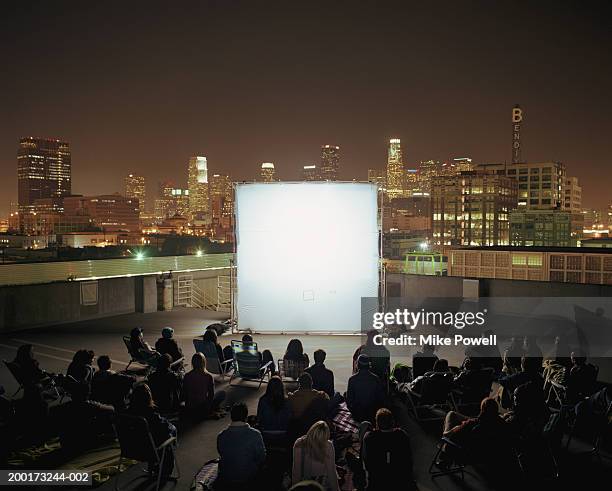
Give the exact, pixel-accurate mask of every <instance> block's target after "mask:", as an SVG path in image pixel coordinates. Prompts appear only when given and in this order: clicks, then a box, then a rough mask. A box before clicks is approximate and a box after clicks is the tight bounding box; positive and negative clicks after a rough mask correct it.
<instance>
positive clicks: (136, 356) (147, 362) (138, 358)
mask: <svg viewBox="0 0 612 491" xmlns="http://www.w3.org/2000/svg"><path fill="white" fill-rule="evenodd" d="M123 343H124V344H125V347H126V348H127V351H128V354H129V355H130V362H129V363H128V364H127V367H125V370H124V372H127V371H128V369H129V368H130V365H131V364H132V363H138V364H139V365H142V366H143V367H145V369H146V371H147V375H148V373H149V372H150V371H151V370H153V369H154V368H155V366H154V365H153V364H152V363H151V359H150V358H145V357H144V356H142V353H140V352H138V351H135V350H134V349H132V343H131V341H130V337H129V336H123ZM183 360H184V358H181V359H180V360H176V361H175V362H173V363H172V366H174V364H175V363H179V362H182V361H183Z"/></svg>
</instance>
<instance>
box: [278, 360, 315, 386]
mask: <svg viewBox="0 0 612 491" xmlns="http://www.w3.org/2000/svg"><path fill="white" fill-rule="evenodd" d="M307 368H308V362H307V361H306V360H300V361H296V360H285V359H281V360H278V375H279V377H280V378H281V380H282V381H283V382H285V383H287V382H289V383H295V382H297V379H298V378H300V375H302V374H303V373H304V371H305V370H306V369H307Z"/></svg>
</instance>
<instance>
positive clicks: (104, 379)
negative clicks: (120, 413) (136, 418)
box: [91, 355, 136, 410]
mask: <svg viewBox="0 0 612 491" xmlns="http://www.w3.org/2000/svg"><path fill="white" fill-rule="evenodd" d="M111 368H112V362H111V359H110V358H109V356H108V355H102V356H99V357H98V371H96V373H94V375H93V380H92V382H91V398H92V399H93V400H94V401H98V402H101V403H103V404H110V405H111V406H113V407H114V408H115V410H120V409H122V408H124V407H125V399H126V397H127V396H128V395H129V393H130V392H131V390H132V386H133V385H134V383H135V382H136V377H133V376H131V375H126V374H123V373H117V372H115V371H114V370H112V369H111Z"/></svg>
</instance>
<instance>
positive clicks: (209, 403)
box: [15, 328, 610, 491]
mask: <svg viewBox="0 0 612 491" xmlns="http://www.w3.org/2000/svg"><path fill="white" fill-rule="evenodd" d="M136 331H137V332H136ZM209 333H210V334H209ZM132 334H133V335H132V340H133V341H134V342H133V344H132V346H133V347H134V346H140V348H139V350H140V351H141V352H142V350H146V351H147V352H149V353H150V354H151V356H152V357H154V358H155V370H154V371H152V373H151V374H150V375H149V376H148V379H147V380H146V383H140V384H135V380H136V379H135V377H131V376H128V375H124V374H119V373H116V372H114V371H113V370H112V369H111V366H112V364H111V360H110V358H109V357H108V356H106V355H103V356H100V357H99V359H98V367H99V370H98V371H97V372H96V371H95V369H94V368H93V366H92V362H93V359H94V353H93V351H89V350H79V351H78V352H77V353H75V355H74V357H73V360H72V362H71V363H70V366H69V367H68V371H67V374H68V375H69V376H70V377H71V379H74V381H75V382H76V383H75V384H74V386H73V387H70V395H71V400H69V402H67V403H64V404H63V405H62V407H61V408H60V409H61V410H60V411H59V413H58V414H59V416H60V418H59V427H60V437H61V442H62V446H64V447H65V448H66V449H67V450H68V451H77V450H80V449H83V448H85V447H89V446H93V445H94V444H95V443H96V441H97V440H98V439H99V437H100V436H103V435H106V434H108V433H112V428H111V421H112V419H113V417H114V415H115V411H126V412H127V413H128V414H131V415H136V416H141V417H144V418H145V419H146V420H147V422H148V423H149V428H150V430H151V433H152V435H153V438H154V440H155V442H156V443H161V442H162V441H165V440H166V439H167V438H168V437H169V436H172V435H176V428H175V427H174V426H173V425H172V424H171V423H169V422H168V421H167V420H165V419H164V418H163V417H162V416H161V415H160V411H161V412H166V411H168V412H170V411H175V410H176V409H177V408H178V407H179V401H180V400H181V398H182V399H183V400H184V402H185V408H186V413H187V414H188V415H191V416H194V417H195V418H198V419H200V418H205V417H208V416H211V415H214V414H215V413H216V411H217V410H218V409H219V407H220V404H221V403H222V401H223V400H224V398H225V392H224V391H215V382H214V379H213V377H212V375H211V374H210V373H209V372H208V371H207V370H206V358H205V356H204V355H203V354H201V353H196V354H194V355H193V357H192V360H191V365H192V370H191V371H190V372H188V373H187V374H185V376H184V379H183V381H182V390H181V377H180V374H179V373H176V372H174V371H172V370H171V369H170V366H171V363H172V362H173V361H174V359H175V358H174V356H173V354H171V353H170V351H172V349H173V348H172V346H174V347H176V350H175V351H174V355H176V354H180V355H181V356H182V351H181V350H180V347H179V346H178V344H177V343H176V341H175V340H174V339H173V337H172V329H171V328H164V330H163V331H162V338H160V339H159V340H158V342H157V343H156V348H157V349H156V350H154V349H152V348H151V347H150V346H149V345H148V344H147V343H146V342H145V341H144V339H143V337H142V330H141V329H135V330H133V331H132ZM204 337H205V338H206V339H207V340H209V341H211V342H213V343H214V344H215V346H217V347H218V349H217V352H218V353H220V356H221V358H222V357H224V355H225V353H224V350H223V349H221V347H220V346H219V343H218V339H217V335H216V332H214V331H213V330H210V331H207V332H206V333H205V334H204ZM166 341H168V342H166ZM521 341H522V340H521ZM242 342H243V343H244V344H247V345H248V344H249V343H253V339H252V337H251V336H250V335H248V334H246V335H244V336H243V338H242ZM142 346H145V347H146V348H142ZM566 348H567V345H566V344H564V343H563V342H562V341H561V340H560V338H558V339H557V346H556V354H557V356H556V357H555V358H554V359H553V360H552V363H549V364H548V365H547V366H548V367H557V368H558V367H561V368H562V369H563V371H564V374H563V376H562V377H561V378H562V379H563V380H564V382H565V383H566V386H567V388H568V397H570V394H571V397H570V398H571V400H573V401H574V403H576V402H578V405H577V406H576V408H575V413H576V415H579V417H580V418H581V419H585V418H589V417H590V416H591V415H592V414H598V415H601V414H602V413H603V414H606V411H609V407H610V406H609V404H610V396H609V393H608V391H607V390H602V391H600V392H598V393H597V394H593V392H594V390H595V389H596V387H595V378H596V375H597V370H596V368H595V367H593V366H592V365H590V364H588V363H587V362H586V358H585V357H584V356H583V355H582V354H581V353H580V352H578V351H575V352H573V353H571V357H568V359H569V360H570V361H571V364H568V363H567V360H566V359H565V356H564V353H565V349H566ZM164 351H165V352H164ZM385 351H386V348H385ZM385 351H383V350H380V349H379V347H378V346H375V345H374V344H373V342H371V336H370V335H368V341H367V342H366V343H365V344H364V345H363V346H361V347H360V348H359V349H358V350H357V351H356V353H355V354H356V355H357V357H356V359H355V364H356V368H357V369H356V371H355V373H354V374H353V375H352V376H351V377H350V378H349V380H348V387H347V392H346V394H345V397H346V403H347V406H348V409H349V410H350V412H351V415H352V416H353V419H354V420H355V421H356V422H370V423H375V429H371V428H372V425H371V424H370V425H362V428H364V429H365V431H364V432H363V433H362V435H360V436H363V438H362V439H361V443H362V444H361V453H360V465H363V468H364V469H365V471H366V475H367V483H366V484H365V488H363V489H366V490H367V491H374V490H378V489H393V488H394V486H395V484H396V479H397V476H398V475H401V476H402V477H401V479H402V483H403V484H402V485H403V488H405V489H413V485H414V479H413V473H412V457H411V452H410V440H409V438H408V435H407V434H406V433H405V432H404V431H403V430H401V429H399V428H397V427H396V425H395V422H394V418H393V415H392V413H391V411H389V410H388V409H386V406H387V405H388V403H389V401H388V396H387V392H386V390H385V386H384V382H386V381H387V380H388V377H389V373H388V368H389V362H390V360H389V356H388V351H386V353H385ZM161 353H163V354H161ZM370 353H373V355H370ZM470 353H471V354H472V355H473V356H468V357H467V358H466V359H465V361H464V364H463V366H462V369H461V370H460V372H459V373H458V374H457V375H456V376H455V377H454V379H453V380H452V384H453V386H454V387H456V388H458V389H463V390H467V391H469V390H470V389H471V388H472V387H474V386H480V385H482V384H481V382H482V380H483V374H484V372H487V373H488V374H489V377H490V376H491V375H492V370H489V368H493V369H494V370H495V367H494V366H492V365H495V364H496V362H487V359H488V358H489V359H490V360H495V359H497V357H496V356H495V353H493V351H491V352H486V353H485V352H484V351H482V352H481V351H478V352H470ZM519 354H520V360H521V363H520V371H517V366H516V358H517V356H519ZM484 355H487V356H484ZM259 356H260V362H261V363H265V362H266V360H267V361H273V359H272V355H271V353H270V352H269V351H267V353H266V352H263V353H261V354H260V355H259ZM283 358H284V359H285V360H292V361H297V362H302V363H307V362H308V356H307V355H306V354H305V353H304V349H303V346H302V343H301V342H300V341H299V340H297V339H292V340H291V341H290V342H289V344H288V346H287V351H286V353H285V355H284V357H283ZM325 358H326V353H325V351H324V350H322V349H319V350H316V351H315V352H314V364H313V365H312V366H311V367H309V368H307V369H306V371H305V372H304V373H303V374H301V375H300V376H299V378H298V389H297V390H296V391H294V392H292V393H290V394H288V395H286V394H285V386H284V384H283V381H282V380H281V378H279V377H278V376H273V377H271V379H270V380H269V383H268V385H267V388H266V391H265V393H264V394H263V395H262V397H261V398H260V399H259V401H258V405H257V418H256V421H257V424H256V425H253V427H252V426H251V425H249V424H247V418H248V411H247V408H246V406H245V405H244V404H242V403H238V404H234V406H233V407H232V410H231V423H230V425H229V427H228V428H226V429H225V430H223V431H222V432H221V433H220V434H219V435H218V439H217V448H218V451H219V456H220V462H219V477H218V479H217V481H216V483H215V488H216V489H218V490H234V489H242V488H244V487H252V488H254V489H256V488H257V486H258V483H260V482H261V481H260V480H259V479H260V477H261V471H262V468H263V464H264V461H265V459H266V448H265V444H264V443H269V440H267V439H268V438H269V437H270V436H272V437H273V436H274V435H275V434H277V435H282V437H283V440H282V443H283V445H287V444H288V445H289V447H288V448H291V445H292V444H293V445H292V446H293V453H292V456H293V459H292V462H293V463H292V468H291V469H290V470H291V477H292V480H293V484H294V485H297V484H298V483H300V482H302V481H306V480H310V481H313V482H315V483H317V484H316V485H314V484H313V485H314V486H319V487H320V488H322V489H325V490H336V489H339V480H338V474H337V472H336V466H335V462H336V450H335V449H334V445H333V443H332V442H331V441H330V435H331V434H333V432H331V431H330V423H329V422H328V421H327V418H328V415H329V409H330V399H332V398H335V396H336V394H335V387H334V374H333V372H332V371H331V370H329V369H328V368H327V367H326V366H325ZM374 359H376V360H377V361H378V364H377V365H376V366H377V368H378V370H379V371H380V372H381V374H382V376H383V377H384V380H383V379H381V377H380V376H379V375H377V373H376V371H375V370H374V363H373V362H374ZM541 360H542V357H541V350H540V349H539V347H538V346H537V343H536V340H535V338H525V339H524V344H519V339H518V338H514V339H513V340H512V343H511V345H510V346H509V347H508V348H507V349H506V350H505V352H504V358H503V362H504V365H503V367H504V374H503V375H502V376H501V377H500V378H499V379H498V381H499V383H500V385H501V386H502V387H503V388H504V391H505V394H506V398H505V400H504V404H503V405H504V407H506V408H509V411H508V412H506V413H505V414H504V415H500V414H499V406H498V404H497V402H496V401H495V400H494V399H492V398H489V397H485V398H484V399H482V401H481V403H480V412H479V413H478V415H477V416H475V417H469V416H467V415H464V414H461V413H459V412H455V411H450V412H448V413H447V414H446V417H445V420H444V429H443V434H444V436H445V437H447V438H449V439H450V440H452V441H453V442H456V443H457V444H459V445H461V446H474V447H478V446H479V445H482V447H481V448H480V449H479V448H476V450H477V451H478V450H482V451H484V452H485V453H486V452H490V453H491V455H496V456H497V457H496V458H500V456H501V455H503V454H502V452H501V447H503V446H504V445H507V447H508V448H510V446H511V444H506V442H512V444H514V442H515V441H516V440H518V439H521V440H526V441H529V438H530V437H534V436H538V435H541V434H542V431H543V429H544V427H545V425H546V423H547V422H548V421H549V416H550V411H549V409H548V408H547V406H546V404H545V400H544V392H543V390H542V389H543V383H544V381H543V377H542V375H541V374H540V370H541V366H542V361H541ZM15 362H16V363H17V364H18V365H19V366H20V368H21V370H22V374H24V375H23V376H24V378H25V380H27V381H28V382H27V384H26V393H25V395H24V401H27V404H28V405H30V408H29V411H30V414H29V416H27V418H28V419H26V420H25V421H28V420H32V422H33V423H34V420H40V421H44V422H48V421H49V417H48V405H45V403H44V399H43V398H42V397H41V393H40V382H41V381H43V380H46V379H49V374H47V372H45V371H44V370H42V369H41V368H40V367H39V364H38V362H37V361H36V360H35V358H34V355H33V352H32V346H31V345H24V346H22V347H20V348H19V350H18V354H17V357H16V359H15ZM431 362H433V364H432V365H431V367H429V364H430V363H431ZM24 367H25V368H24ZM428 367H429V368H428ZM485 367H486V368H485ZM551 370H552V369H551ZM551 370H549V372H548V373H549V375H550V373H552V372H551ZM421 371H422V373H420V372H421ZM553 371H554V370H553ZM413 373H414V374H415V378H414V379H413V381H412V382H411V383H410V388H411V390H413V391H414V392H417V393H422V392H423V391H422V388H423V386H424V385H425V384H436V383H437V382H438V381H439V382H440V384H441V386H442V384H443V385H444V387H445V389H444V390H447V389H448V387H449V386H450V385H451V379H452V378H453V374H452V373H451V372H450V370H449V367H448V362H447V361H446V360H443V359H438V358H437V356H436V355H435V354H434V350H433V347H428V346H424V347H423V352H422V353H419V354H416V355H415V356H414V358H413ZM497 373H499V372H497ZM134 384H135V385H134ZM33 387H36V388H37V389H36V390H33V389H32V388H33ZM130 391H131V392H132V394H131V398H130V400H131V403H130V405H129V407H128V408H127V410H126V408H125V406H124V400H125V399H126V396H127V395H128V394H129V393H130ZM586 395H591V397H590V398H589V399H587V400H583V399H584V396H586ZM113 406H114V409H113ZM37 411H38V412H37ZM23 414H25V411H24V413H23ZM577 417H578V416H577ZM41 426H44V425H41ZM368 428H369V429H370V430H369V431H368ZM262 434H263V435H262ZM285 437H286V440H285V439H284V438H285ZM277 442H278V440H277V441H275V443H277ZM496 452H497V453H496ZM169 461H170V462H171V461H172V459H169ZM441 465H444V462H442V463H441ZM169 471H171V468H170V469H169ZM167 472H168V469H164V473H167Z"/></svg>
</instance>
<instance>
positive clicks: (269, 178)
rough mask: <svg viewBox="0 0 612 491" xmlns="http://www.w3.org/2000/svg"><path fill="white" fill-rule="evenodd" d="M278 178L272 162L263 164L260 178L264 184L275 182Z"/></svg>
mask: <svg viewBox="0 0 612 491" xmlns="http://www.w3.org/2000/svg"><path fill="white" fill-rule="evenodd" d="M275 176H276V170H275V169H274V164H273V163H272V162H263V163H262V164H261V169H260V170H259V177H260V178H261V180H262V181H263V182H274V181H275V180H276V179H275Z"/></svg>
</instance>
